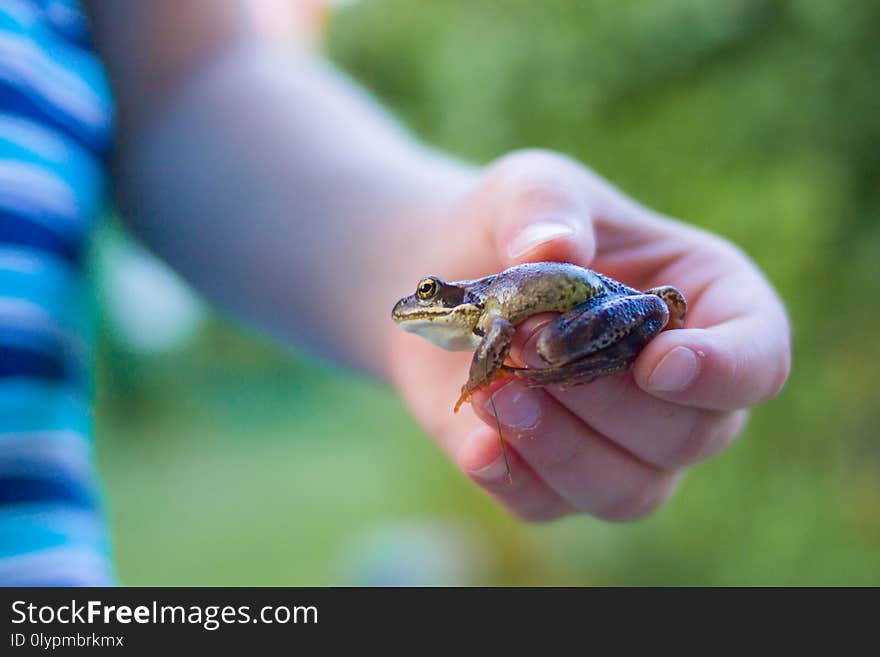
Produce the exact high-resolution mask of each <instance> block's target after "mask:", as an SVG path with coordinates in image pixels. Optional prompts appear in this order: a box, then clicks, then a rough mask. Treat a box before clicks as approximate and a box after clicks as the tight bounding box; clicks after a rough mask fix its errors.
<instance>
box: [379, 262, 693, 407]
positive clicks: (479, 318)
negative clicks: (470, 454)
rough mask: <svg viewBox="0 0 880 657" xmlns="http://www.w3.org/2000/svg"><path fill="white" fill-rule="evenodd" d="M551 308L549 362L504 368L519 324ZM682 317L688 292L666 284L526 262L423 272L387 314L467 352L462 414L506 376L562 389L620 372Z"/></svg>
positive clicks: (545, 355)
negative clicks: (639, 285) (640, 283)
mask: <svg viewBox="0 0 880 657" xmlns="http://www.w3.org/2000/svg"><path fill="white" fill-rule="evenodd" d="M547 312H550V313H557V315H556V316H555V317H554V318H553V319H552V320H551V321H550V323H549V324H548V325H547V326H546V327H545V328H544V329H543V330H542V331H541V332H540V334H539V335H538V338H537V342H536V351H537V353H538V356H539V357H540V359H541V360H542V361H543V362H544V364H545V365H546V367H515V366H513V365H510V364H508V363H507V359H508V356H509V353H510V347H511V343H512V341H513V337H514V333H515V332H516V327H517V326H518V325H519V324H521V323H522V322H524V321H525V320H526V319H528V318H529V317H532V316H533V315H537V314H540V313H547ZM686 314H687V301H686V300H685V296H684V294H683V293H682V292H681V291H680V290H678V289H677V288H675V287H673V286H671V285H662V286H660V287H653V288H651V289H649V290H645V291H640V290H637V289H635V288H633V287H630V286H628V285H626V284H624V283H621V282H620V281H617V280H615V279H613V278H611V277H610V276H607V275H605V274H602V273H600V272H597V271H594V270H592V269H589V268H587V267H582V266H580V265H577V264H574V263H567V262H532V263H525V264H519V265H515V266H513V267H510V268H508V269H505V270H503V271H501V272H499V273H497V274H491V275H489V276H485V277H483V278H475V279H469V280H459V281H451V282H447V281H444V280H443V279H441V278H440V277H439V276H433V275H431V276H426V277H424V278H422V279H421V280H420V281H419V282H418V285H417V286H416V290H415V292H414V293H413V294H411V295H408V296H405V297H403V298H402V299H400V300H399V301H398V302H397V303H396V304H395V305H394V307H393V309H392V311H391V318H392V319H393V320H394V321H395V322H396V323H397V324H398V325H399V326H400V327H401V328H402V329H404V330H406V331H409V332H411V333H415V334H417V335H419V336H421V337H423V338H425V339H427V340H429V341H430V342H432V343H433V344H435V345H436V346H438V347H441V348H443V349H447V350H451V351H463V350H467V351H470V350H473V358H472V360H471V365H470V371H469V373H468V379H467V381H466V382H465V383H464V385H463V386H462V388H461V394H460V396H459V398H458V401H457V402H456V403H455V406H454V411H455V412H458V410H459V408H460V407H461V406H462V404H463V403H465V402H467V401H470V399H471V396H472V395H473V393H474V392H476V391H477V390H479V389H481V388H484V387H489V386H491V382H492V381H494V380H496V379H499V378H503V377H513V378H516V379H519V380H521V381H523V382H524V384H525V385H526V386H527V387H532V388H534V387H546V386H551V385H558V386H559V387H560V388H562V389H564V388H568V387H570V386H575V385H582V384H586V383H590V382H592V381H594V380H596V379H598V378H600V377H604V376H609V375H611V374H615V373H618V372H621V371H624V370H626V369H628V368H629V367H630V365H632V363H633V362H634V361H635V359H636V357H637V356H638V355H639V353H640V352H641V350H642V349H643V348H644V347H645V346H646V345H647V344H648V343H649V342H650V341H651V340H653V339H654V338H655V337H656V336H657V335H658V334H659V333H660V332H661V331H664V330H667V329H680V328H684V325H685V318H686Z"/></svg>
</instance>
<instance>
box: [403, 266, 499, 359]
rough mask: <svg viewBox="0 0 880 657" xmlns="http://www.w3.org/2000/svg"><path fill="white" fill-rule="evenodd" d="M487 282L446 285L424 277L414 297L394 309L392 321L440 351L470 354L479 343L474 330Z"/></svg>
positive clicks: (429, 277)
mask: <svg viewBox="0 0 880 657" xmlns="http://www.w3.org/2000/svg"><path fill="white" fill-rule="evenodd" d="M488 280H489V279H485V278H484V279H479V280H473V281H458V282H455V283H447V282H446V281H443V280H442V279H440V278H437V277H436V276H427V277H425V278H423V279H422V280H420V281H419V284H418V285H417V286H416V291H415V294H411V295H410V296H408V297H404V298H403V299H401V300H400V301H398V302H397V303H396V304H395V305H394V308H393V309H392V311H391V319H393V320H394V321H395V322H397V323H398V324H400V326H401V327H402V328H403V329H404V330H405V331H409V332H411V333H415V334H417V335H420V336H422V337H423V338H425V339H426V340H429V341H430V342H432V343H434V344H435V345H437V346H438V347H442V348H443V349H449V350H451V351H460V350H472V349H474V348H476V346H477V345H478V344H479V342H480V338H479V336H478V335H477V334H476V333H474V329H475V328H476V327H477V323H478V322H479V319H480V315H481V314H482V312H483V301H484V299H485V289H486V286H487V285H488Z"/></svg>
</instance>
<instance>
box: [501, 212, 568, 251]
mask: <svg viewBox="0 0 880 657" xmlns="http://www.w3.org/2000/svg"><path fill="white" fill-rule="evenodd" d="M570 235H574V228H573V227H572V226H570V225H569V224H565V223H562V222H559V221H541V222H538V223H536V224H531V225H529V226H526V227H525V228H523V229H522V230H521V231H520V232H519V234H518V235H517V236H516V237H514V238H513V240H512V241H511V242H510V246H508V248H507V253H508V255H509V256H510V257H511V258H519V257H520V256H522V255H525V254H526V253H528V252H529V251H531V250H532V249H534V248H535V247H537V246H540V245H541V244H545V243H547V242H552V241H553V240H555V239H559V238H560V237H568V236H570Z"/></svg>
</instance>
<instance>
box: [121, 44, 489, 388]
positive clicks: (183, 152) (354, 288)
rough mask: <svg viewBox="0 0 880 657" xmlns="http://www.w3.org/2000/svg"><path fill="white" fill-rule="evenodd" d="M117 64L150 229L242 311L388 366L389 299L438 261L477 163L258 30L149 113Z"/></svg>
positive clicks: (141, 207) (169, 89) (281, 330)
mask: <svg viewBox="0 0 880 657" xmlns="http://www.w3.org/2000/svg"><path fill="white" fill-rule="evenodd" d="M129 69H130V67H129ZM114 70H115V71H116V74H115V79H114V83H115V88H116V91H117V94H119V95H121V103H120V107H121V111H122V112H123V116H121V121H120V123H121V125H122V126H123V130H124V133H123V135H122V138H121V139H120V146H119V152H118V157H117V175H116V181H117V190H118V195H119V202H120V205H121V207H122V211H123V213H124V215H125V217H126V218H127V220H128V221H129V223H130V224H131V225H132V226H133V227H134V229H135V231H136V232H137V233H138V234H139V235H140V236H141V237H142V238H143V239H144V241H145V242H147V243H148V244H149V245H150V246H151V247H152V248H153V249H154V250H155V251H156V252H157V253H159V254H160V255H161V256H162V257H164V258H165V259H166V260H167V261H168V262H170V263H171V264H172V265H173V266H174V267H176V268H177V269H178V270H179V271H181V272H182V273H183V274H184V276H185V277H186V278H187V279H188V280H189V281H191V282H192V283H193V284H194V285H195V286H196V287H197V288H199V289H200V290H201V291H202V292H203V293H204V294H206V295H207V296H208V298H209V299H211V300H212V301H214V302H215V303H216V304H218V305H219V306H220V307H221V308H223V309H224V310H226V311H227V312H230V313H231V314H233V315H234V316H236V317H237V318H240V319H242V320H244V321H246V322H248V323H251V324H254V325H256V326H258V327H260V328H262V329H264V330H267V331H269V332H271V333H273V334H275V335H277V336H280V337H281V338H282V339H285V340H287V341H291V342H298V343H304V344H305V345H306V346H308V347H310V348H312V349H315V350H318V351H320V352H322V353H324V354H327V355H331V356H333V357H335V358H336V359H338V360H341V361H343V362H346V363H349V364H353V365H356V366H360V367H363V368H367V369H369V370H371V371H373V372H376V373H382V372H383V369H384V352H383V350H382V348H381V341H382V338H381V336H384V335H385V334H386V332H387V328H388V327H389V326H390V320H389V319H388V317H387V315H388V312H389V310H390V306H391V304H392V303H393V301H394V299H395V297H396V296H397V295H399V294H402V293H403V291H405V290H403V289H401V286H402V285H403V286H408V285H409V284H410V283H411V282H412V281H414V280H415V279H417V278H418V276H419V275H421V274H422V273H424V272H422V271H421V268H422V265H421V264H420V251H419V249H418V248H413V247H414V245H418V244H420V243H425V242H427V241H429V240H430V239H431V238H430V237H427V238H426V237H425V236H426V235H428V236H430V235H431V234H432V232H433V229H432V228H430V226H432V225H433V224H434V223H435V222H436V221H439V219H440V215H441V214H442V211H443V208H445V207H447V206H448V205H449V204H450V203H452V202H454V201H455V200H456V199H457V198H459V197H460V196H461V195H462V193H463V190H464V188H465V187H466V186H467V185H468V184H470V180H471V174H470V172H469V171H468V170H467V169H466V168H465V167H463V166H462V165H460V164H457V163H453V162H451V161H448V160H445V159H442V158H440V157H438V156H437V155H435V154H433V153H431V152H430V151H427V150H425V149H423V148H422V147H420V146H419V145H418V144H416V143H415V142H414V141H413V140H411V139H410V138H409V137H408V136H407V135H406V134H405V133H403V132H402V131H401V130H400V129H399V128H398V127H397V126H396V125H395V124H394V123H393V122H392V121H390V120H389V119H388V118H387V117H386V116H385V115H384V114H383V113H382V112H381V110H379V109H378V108H377V107H376V106H375V105H374V104H373V103H372V102H371V101H370V100H369V99H367V98H366V97H364V96H363V95H362V94H361V93H360V92H359V91H358V90H357V89H356V88H354V87H353V86H352V85H350V83H348V82H347V81H346V80H345V79H344V78H342V77H341V76H339V75H338V74H336V73H335V72H334V71H333V70H332V69H330V68H329V67H327V66H325V65H322V64H320V63H318V62H315V61H313V60H311V59H309V58H306V57H302V58H299V59H297V60H295V61H291V60H290V58H285V59H282V58H281V57H280V56H279V55H277V54H275V53H273V52H271V51H270V50H268V49H266V48H263V47H262V46H260V45H259V44H256V43H253V42H251V41H250V40H249V39H248V38H247V37H246V36H243V35H237V36H235V37H234V38H230V39H228V40H227V41H226V42H225V43H223V45H221V46H219V47H215V48H213V49H212V51H211V54H210V56H209V57H206V58H203V60H202V61H200V62H199V63H198V65H197V66H195V67H194V68H192V69H191V70H189V71H188V72H187V74H186V75H185V76H184V77H182V78H180V79H179V80H177V81H176V82H175V83H174V84H167V83H163V85H161V86H160V87H158V88H159V89H162V90H163V93H161V94H159V99H158V100H155V99H154V98H153V97H151V96H149V94H146V97H149V99H150V100H151V101H153V102H151V105H152V107H151V111H150V116H149V117H143V118H142V119H136V120H131V118H130V116H131V115H132V114H136V113H137V109H136V108H135V105H134V103H135V101H136V100H137V98H138V97H144V91H143V86H142V85H140V84H137V83H132V84H128V83H127V82H126V81H125V73H126V71H125V70H124V69H120V68H116V69H114V68H113V67H111V72H112V71H114ZM128 73H129V75H130V74H131V73H132V71H131V70H129V71H128ZM111 74H112V73H111ZM136 77H137V76H136ZM172 77H173V76H172ZM126 108H128V110H127V109H126ZM126 111H127V112H128V117H127V116H126V115H125V113H126Z"/></svg>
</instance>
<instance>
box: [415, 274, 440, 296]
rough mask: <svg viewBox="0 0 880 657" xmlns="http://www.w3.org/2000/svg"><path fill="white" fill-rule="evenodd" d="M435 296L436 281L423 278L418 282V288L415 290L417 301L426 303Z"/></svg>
mask: <svg viewBox="0 0 880 657" xmlns="http://www.w3.org/2000/svg"><path fill="white" fill-rule="evenodd" d="M435 294H437V281H435V280H434V279H433V278H423V279H422V280H421V281H419V286H418V287H417V288H416V296H417V297H418V298H419V299H421V300H422V301H427V300H428V299H430V298H431V297H433V296H434V295H435Z"/></svg>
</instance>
